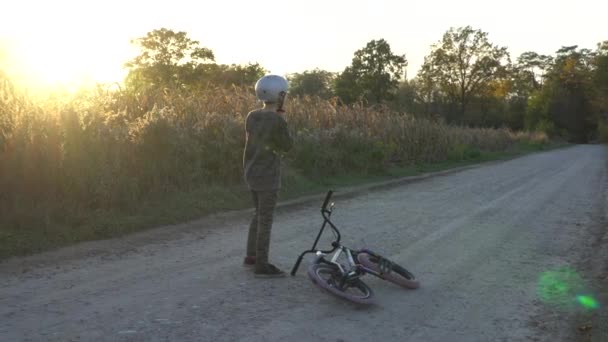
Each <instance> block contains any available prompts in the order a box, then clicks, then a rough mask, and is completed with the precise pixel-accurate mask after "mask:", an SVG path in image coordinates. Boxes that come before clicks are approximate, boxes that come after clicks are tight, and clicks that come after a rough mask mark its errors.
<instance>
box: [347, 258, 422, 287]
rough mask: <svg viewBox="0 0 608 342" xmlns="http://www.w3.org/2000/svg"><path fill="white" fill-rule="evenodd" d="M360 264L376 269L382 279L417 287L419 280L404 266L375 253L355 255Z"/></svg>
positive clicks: (404, 285) (403, 285)
mask: <svg viewBox="0 0 608 342" xmlns="http://www.w3.org/2000/svg"><path fill="white" fill-rule="evenodd" d="M357 260H359V262H360V263H361V265H363V266H365V267H367V268H369V269H371V270H374V271H376V272H377V273H379V274H380V277H382V279H385V280H388V281H390V282H391V283H394V284H397V285H399V286H402V287H405V288H408V289H417V288H418V287H420V282H419V281H418V280H416V278H415V277H414V275H413V274H412V273H410V272H409V271H408V270H406V269H405V268H404V267H401V266H399V265H397V264H396V263H394V262H392V261H390V260H388V259H386V258H384V257H382V256H380V255H377V254H370V253H366V252H361V253H359V255H357Z"/></svg>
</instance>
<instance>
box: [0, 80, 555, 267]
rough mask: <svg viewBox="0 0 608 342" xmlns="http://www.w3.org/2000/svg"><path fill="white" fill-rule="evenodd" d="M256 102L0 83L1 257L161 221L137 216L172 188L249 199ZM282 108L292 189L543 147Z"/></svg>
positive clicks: (537, 139) (409, 120) (406, 122)
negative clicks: (50, 91)
mask: <svg viewBox="0 0 608 342" xmlns="http://www.w3.org/2000/svg"><path fill="white" fill-rule="evenodd" d="M257 107H259V103H258V102H257V101H256V99H255V96H254V94H253V91H252V90H250V89H241V88H236V87H233V88H227V89H220V88H215V87H212V86H209V87H208V88H205V89H197V90H168V89H166V90H158V91H149V92H142V93H138V94H134V93H130V92H127V91H124V90H121V89H120V87H118V86H116V87H114V88H112V89H106V88H104V87H101V86H100V87H98V88H97V89H94V90H88V91H82V92H79V93H77V94H71V95H61V96H59V95H57V96H49V97H46V98H44V99H41V98H36V97H33V96H29V95H27V94H24V93H23V92H21V91H19V90H16V89H14V88H13V87H12V85H11V83H10V81H9V80H7V79H2V78H0V189H1V191H0V259H2V258H5V257H7V256H10V255H21V254H27V253H31V252H36V251H40V250H44V249H47V248H51V247H55V246H60V245H64V244H68V243H72V242H76V241H82V240H89V239H98V238H107V237H112V236H117V235H120V234H121V233H124V232H129V231H133V230H136V229H141V228H144V227H151V226H154V225H158V224H162V223H166V222H169V221H163V220H158V218H157V217H148V218H147V219H146V218H145V217H143V216H145V215H144V214H141V213H142V208H143V207H146V206H149V205H151V203H157V204H158V203H163V201H166V202H169V201H172V202H175V198H179V197H180V196H182V195H181V194H188V193H189V194H190V195H189V196H191V197H192V196H194V197H196V203H199V204H200V205H201V206H203V207H205V206H206V203H211V202H215V201H216V197H218V196H219V197H221V198H223V199H224V202H223V203H222V204H221V205H220V206H219V207H218V206H216V207H213V205H211V204H209V205H208V206H207V207H206V208H208V209H209V208H211V209H213V210H221V209H232V208H234V207H236V205H235V206H233V205H231V203H230V200H229V199H230V198H239V200H241V199H242V198H248V196H249V195H248V194H247V192H246V188H245V187H244V186H243V181H242V151H243V146H244V142H245V135H244V119H245V116H246V115H247V113H248V112H249V111H250V110H252V109H255V108H257ZM286 109H287V114H286V118H287V121H288V124H289V126H290V129H291V134H292V137H293V139H294V149H293V150H292V151H291V152H289V153H288V154H287V156H286V157H285V164H284V169H285V172H284V182H283V183H284V186H285V187H287V188H294V189H297V188H298V184H296V183H298V182H300V183H301V182H304V183H306V184H312V183H315V182H317V183H318V182H323V181H324V179H326V178H328V177H340V176H341V175H354V174H356V175H378V174H383V173H385V172H386V171H387V170H388V169H389V168H392V167H408V166H412V165H417V164H428V163H437V162H445V161H454V162H457V161H461V160H466V159H475V158H477V157H478V156H479V155H481V154H483V153H485V152H506V151H510V150H512V149H514V148H516V147H517V146H521V145H522V144H523V145H533V146H542V145H543V144H546V143H548V140H547V137H546V136H545V135H544V134H542V133H523V132H518V133H515V132H511V131H509V130H507V129H485V128H465V127H454V126H449V125H447V124H444V123H442V122H441V121H439V120H431V119H424V118H419V117H413V116H409V115H406V114H403V113H396V112H393V111H391V110H390V109H388V108H386V107H378V106H376V107H373V108H372V107H366V106H364V105H354V106H343V105H339V104H338V103H337V102H336V101H332V100H321V99H318V98H310V97H305V98H289V99H288V102H287V105H286ZM184 196H186V195H184ZM226 199H228V200H226ZM177 202H179V201H177ZM185 203H192V202H185ZM245 203H248V202H245ZM188 205H189V204H185V205H184V206H188ZM240 205H241V206H242V205H245V204H240ZM169 207H170V206H169ZM204 212H207V211H204V210H203V211H199V212H197V213H204ZM192 215H193V214H191V215H182V216H180V214H179V213H176V214H175V217H173V218H172V219H171V220H170V222H174V221H175V222H178V221H179V220H185V219H189V218H192V217H190V216H192ZM121 217H122V218H124V219H123V220H121V219H120V218H121ZM142 217H143V218H142ZM101 218H103V219H101ZM108 222H118V223H114V224H111V223H108Z"/></svg>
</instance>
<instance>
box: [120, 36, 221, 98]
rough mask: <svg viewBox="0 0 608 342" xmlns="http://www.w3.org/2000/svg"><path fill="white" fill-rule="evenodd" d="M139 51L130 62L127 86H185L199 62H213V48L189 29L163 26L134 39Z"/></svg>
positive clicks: (127, 64)
mask: <svg viewBox="0 0 608 342" xmlns="http://www.w3.org/2000/svg"><path fill="white" fill-rule="evenodd" d="M131 43H132V44H134V45H137V46H138V47H139V49H140V51H141V52H140V54H139V55H138V56H136V57H135V58H133V59H132V60H131V61H129V62H127V63H126V64H125V66H126V67H127V68H128V69H129V74H128V75H127V78H126V82H125V83H126V84H127V86H131V87H141V86H157V87H175V86H182V85H183V84H184V83H185V81H186V80H187V79H188V78H189V77H191V74H192V72H193V70H194V69H195V68H196V67H197V66H199V65H200V64H203V63H206V62H213V61H214V59H215V57H214V55H213V51H211V50H210V49H207V48H204V47H201V46H200V45H199V44H200V43H199V42H198V41H196V40H192V39H190V38H188V37H187V34H186V32H174V31H172V30H168V29H166V28H161V29H158V30H154V31H151V32H148V33H147V34H146V36H145V37H141V38H137V39H134V40H132V41H131Z"/></svg>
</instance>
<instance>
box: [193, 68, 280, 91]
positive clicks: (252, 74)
mask: <svg viewBox="0 0 608 342" xmlns="http://www.w3.org/2000/svg"><path fill="white" fill-rule="evenodd" d="M267 72H268V71H267V70H266V69H264V68H263V67H262V66H261V65H260V64H258V63H254V64H251V63H250V64H247V65H238V64H231V65H226V64H213V63H209V64H199V65H197V66H196V67H195V70H194V72H193V73H192V74H191V79H190V80H189V81H188V83H189V84H192V85H195V84H203V85H207V84H214V85H217V86H221V87H225V86H233V85H235V86H241V87H243V86H246V87H252V86H253V85H254V84H255V82H256V81H257V80H258V79H260V78H261V77H262V76H264V75H265V74H266V73H267Z"/></svg>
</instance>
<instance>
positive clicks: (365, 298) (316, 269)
mask: <svg viewBox="0 0 608 342" xmlns="http://www.w3.org/2000/svg"><path fill="white" fill-rule="evenodd" d="M308 277H309V278H310V279H311V280H312V282H313V283H314V284H315V285H317V286H319V287H320V288H322V289H325V290H327V291H329V292H330V293H332V294H334V295H336V296H338V297H340V298H344V299H347V300H350V301H351V302H354V303H358V304H372V303H373V302H372V297H373V293H372V289H370V288H369V286H367V284H365V283H364V282H363V281H362V280H361V279H358V278H357V279H353V280H350V281H348V282H347V283H346V284H344V286H343V287H342V288H341V287H340V279H341V277H342V272H341V271H340V269H338V268H337V267H336V266H331V265H325V264H313V265H311V266H310V267H309V268H308Z"/></svg>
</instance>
